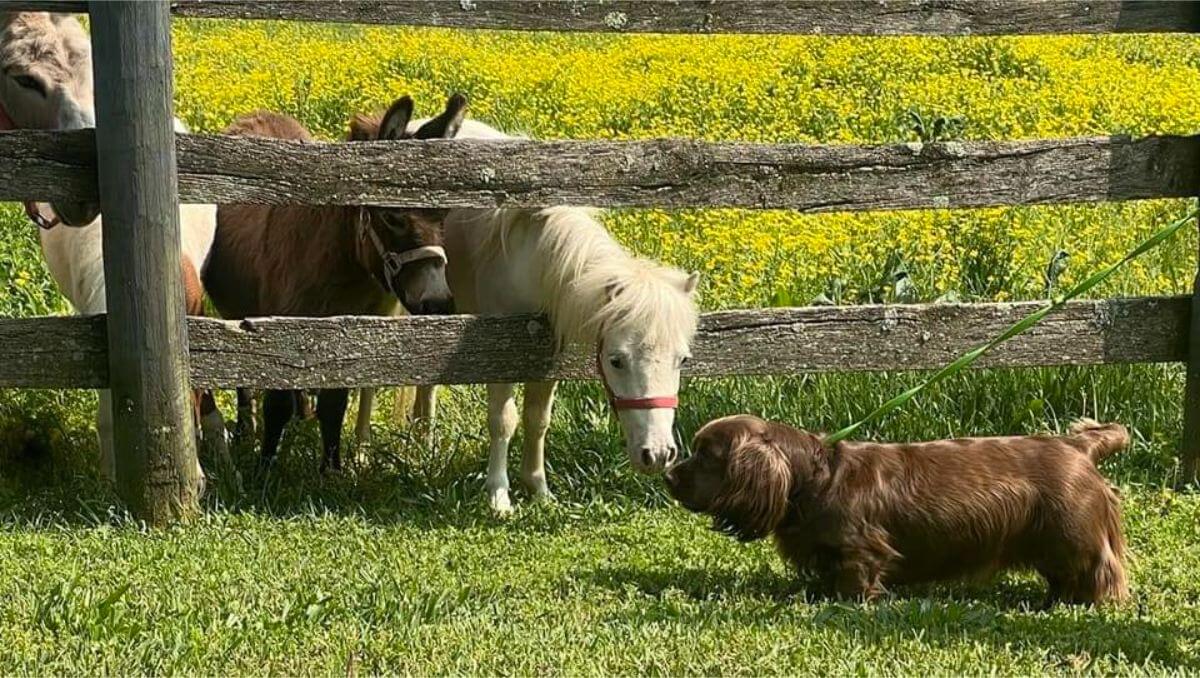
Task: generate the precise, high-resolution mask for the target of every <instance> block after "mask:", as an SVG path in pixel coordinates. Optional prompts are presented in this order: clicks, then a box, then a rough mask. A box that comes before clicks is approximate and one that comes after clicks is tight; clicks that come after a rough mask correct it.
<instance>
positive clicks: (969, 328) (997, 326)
mask: <svg viewBox="0 0 1200 678" xmlns="http://www.w3.org/2000/svg"><path fill="white" fill-rule="evenodd" d="M138 4H139V3H112V4H110V3H106V2H100V1H99V0H97V2H93V3H85V2H74V1H63V0H40V1H39V0H10V1H9V2H6V3H5V5H4V7H5V9H6V10H10V11H15V10H19V9H42V10H50V11H74V12H85V11H88V10H92V12H93V14H94V18H96V15H97V13H99V15H101V16H104V17H107V19H108V20H109V21H108V23H106V22H105V21H96V22H94V28H95V29H96V30H103V31H108V32H109V33H110V34H108V35H105V36H103V41H106V44H107V45H108V46H109V48H110V49H109V53H108V54H107V55H103V60H106V61H107V62H108V63H105V64H98V65H97V72H105V71H107V72H110V74H111V75H112V76H113V77H114V83H113V86H114V87H116V88H117V89H118V90H120V91H119V92H115V93H111V94H109V95H106V96H110V97H112V98H110V101H116V100H117V98H121V99H122V100H133V99H134V98H135V97H134V94H135V93H136V91H137V88H138V87H139V86H140V85H139V82H141V81H142V78H141V76H143V75H146V74H148V73H151V72H155V73H158V74H159V75H161V73H162V72H163V71H162V67H161V66H156V65H154V64H161V63H162V60H161V58H165V59H166V62H165V63H166V64H169V63H170V62H169V40H168V37H169V31H167V30H166V22H165V16H166V8H167V7H166V5H165V4H157V5H156V6H155V9H154V10H153V11H150V10H147V9H146V8H145V6H142V7H140V8H139V7H137V5H138ZM101 5H104V8H103V9H100V6H101ZM118 6H119V8H118ZM170 10H171V12H173V13H174V15H175V16H183V17H209V18H243V19H297V20H313V21H335V22H352V23H367V24H408V25H420V26H444V27H454V28H479V29H513V30H554V31H594V32H609V33H652V32H657V33H779V34H823V35H904V34H907V35H984V34H986V35H1000V34H1026V35H1029V34H1048V33H1123V32H1188V33H1193V32H1197V31H1200V3H1193V2H1186V3H1185V2H1111V1H1100V2H1073V1H1058V0H1049V1H1033V2H1028V1H1021V0H980V1H968V0H962V1H958V0H928V1H912V0H884V1H879V2H874V1H870V2H868V1H859V0H854V1H843V2H825V1H823V0H811V1H808V0H806V1H790V2H789V1H782V2H781V1H770V2H768V1H762V0H605V1H603V2H600V1H599V0H596V1H592V0H570V1H564V2H548V1H539V2H529V1H526V0H457V1H455V0H449V1H444V2H442V1H402V0H394V1H382V0H380V1H356V0H342V1H338V2H276V1H254V2H249V1H241V0H180V1H178V2H172V3H171V4H170ZM139 17H140V18H139ZM118 19H119V22H118ZM151 19H153V20H151ZM118 24H119V25H118ZM100 42H101V41H99V40H98V41H97V44H100ZM118 48H119V49H118ZM147 50H149V51H155V52H156V55H157V56H154V55H149V54H148V52H147ZM101 51H102V50H99V49H98V50H97V56H98V58H100V57H102V55H101V54H100V52H101ZM122 64H123V65H124V70H123V69H122V66H121V65H122ZM147 69H149V70H147ZM155 69H158V70H155ZM166 70H168V71H169V69H166ZM160 80H161V78H159V79H158V80H156V81H155V82H157V83H158V84H157V85H155V87H154V91H153V92H150V90H149V89H145V88H143V89H144V91H143V94H145V95H147V96H148V95H150V94H154V95H155V96H154V97H152V98H154V100H155V101H158V100H159V99H161V95H162V93H163V91H164V88H163V85H162V83H161V82H159V81H160ZM142 108H144V109H145V110H139V111H134V112H133V113H132V114H131V115H133V116H135V117H138V118H139V119H138V120H132V119H126V118H129V115H126V116H125V118H122V116H120V115H117V114H115V113H114V112H112V111H111V110H110V111H109V112H107V113H106V112H105V111H98V113H99V114H100V117H101V118H103V120H102V121H101V122H106V123H107V124H108V125H110V126H115V128H119V129H120V130H122V132H123V133H126V134H129V135H131V136H138V135H144V134H146V133H147V129H148V128H146V127H144V125H146V124H150V125H151V127H153V128H154V129H166V127H165V126H164V125H165V124H166V122H167V120H168V118H169V116H168V115H167V114H166V112H165V111H163V110H159V108H158V107H153V106H150V107H146V106H143V107H142ZM141 118H145V119H144V120H143V119H141ZM159 136H161V135H159ZM139 138H140V137H139ZM145 138H146V139H147V140H149V141H147V143H158V145H160V146H162V147H164V148H165V147H167V146H169V135H168V138H161V139H157V141H156V142H155V141H153V140H150V137H149V136H147V137H145ZM156 138H157V137H156ZM175 144H176V146H177V151H178V155H177V165H178V174H177V175H176V174H175V170H174V168H171V167H169V165H170V163H166V162H162V160H163V158H162V156H161V153H146V154H143V155H142V156H139V157H141V158H142V160H144V161H145V162H143V163H142V164H143V167H141V168H140V169H139V168H132V167H131V168H128V170H129V173H130V174H131V175H132V174H136V173H138V172H142V173H143V174H144V173H145V171H146V167H149V166H150V165H151V164H156V166H157V165H161V167H162V172H160V173H159V174H161V178H162V179H164V180H175V179H176V177H177V181H178V193H179V197H180V198H181V199H182V200H183V201H185V202H250V203H267V204H284V203H309V204H391V205H400V206H442V207H498V206H499V207H536V206H547V205H558V204H586V205H595V206H600V207H608V206H625V207H660V208H681V207H703V206H724V207H747V208H774V209H791V210H800V211H808V212H827V211H853V210H873V209H909V208H929V207H934V208H943V207H984V206H993V205H1007V204H1025V205H1028V204H1049V203H1074V202H1096V201H1121V200H1136V199H1144V198H1178V197H1195V196H1196V195H1197V194H1198V193H1200V136H1194V137H1149V138H1143V139H1126V138H1091V139H1067V140H1040V141H1020V142H954V143H938V144H925V145H921V144H901V145H887V146H856V145H842V146H826V145H800V144H782V145H763V144H741V143H709V142H702V141H695V140H654V141H637V142H607V141H548V142H537V141H524V140H514V141H506V142H477V141H454V142H402V143H359V144H298V143H291V142H284V141H274V140H262V139H245V138H241V139H234V138H225V137H216V136H204V135H197V136H180V137H177V138H176V139H175ZM95 149H96V144H95V137H94V136H93V135H92V133H90V132H73V133H44V132H12V133H3V134H0V199H4V200H24V199H36V200H53V199H69V198H73V199H79V198H81V197H82V198H94V197H96V196H100V197H101V198H105V197H106V196H107V200H109V201H110V202H111V201H112V200H114V199H118V198H116V197H115V196H118V194H119V193H120V191H118V190H116V189H115V188H114V186H116V184H115V183H114V177H113V176H107V183H105V186H107V187H108V188H107V193H106V194H102V193H101V191H100V189H103V188H105V186H98V183H104V182H97V175H98V170H97V154H96V150H95ZM143 150H144V149H143ZM160 150H161V149H160ZM110 151H111V149H110ZM151 161H153V162H151ZM115 171H116V170H115V169H114V168H113V167H109V168H108V169H107V172H108V173H109V174H111V173H113V172H115ZM132 178H136V177H132V176H131V179H132ZM158 185H160V184H159V183H155V186H158ZM120 200H124V199H123V198H121V199H120ZM153 202H154V205H153V206H154V207H155V210H153V211H154V215H155V220H158V221H161V219H159V217H161V216H162V215H163V214H165V212H164V210H163V209H162V207H163V202H162V201H161V200H157V199H156V200H155V201H153ZM127 206H128V205H127ZM152 221H154V220H152ZM125 222H129V223H121V220H120V219H118V220H117V222H116V223H118V224H120V225H118V226H117V228H119V229H122V230H123V231H124V232H123V233H121V234H120V236H119V237H121V238H123V239H124V240H125V241H126V242H128V241H129V239H130V238H132V237H133V232H134V229H135V228H138V227H137V226H136V225H135V224H133V223H132V221H131V220H130V219H125ZM139 223H140V222H139ZM168 226H169V224H168ZM109 227H110V230H111V227H112V225H111V224H110V225H109ZM143 230H144V229H143ZM165 230H170V229H169V228H166V229H165ZM143 235H144V233H143ZM152 240H153V242H154V243H155V244H156V245H157V246H158V247H157V249H156V251H159V250H161V246H162V245H163V243H164V242H166V241H167V240H170V237H167V238H166V240H164V238H163V234H161V233H158V234H155V235H154V237H153V238H152ZM107 249H109V248H107V247H106V250H107ZM133 249H137V248H133ZM112 254H113V252H108V255H109V257H107V258H111V255H112ZM144 254H145V252H129V253H120V256H121V257H122V259H121V260H120V261H115V260H114V261H106V270H110V271H115V270H117V268H115V267H124V266H132V267H133V268H132V269H130V271H131V273H130V279H131V280H134V281H141V282H142V283H148V282H149V281H152V280H159V278H161V275H159V274H160V273H161V272H162V271H163V270H166V269H165V268H164V267H163V266H162V265H161V264H162V262H161V261H160V262H156V261H151V260H149V259H147V257H146V256H143V255H144ZM168 268H169V267H168ZM121 270H122V271H124V269H121ZM118 277H119V276H118ZM139 284H141V283H139ZM110 296H111V295H110ZM110 308H111V309H112V310H113V312H114V314H115V315H114V317H110V318H105V317H91V318H32V319H19V320H0V386H27V387H85V388H97V387H108V386H113V385H114V380H111V379H110V369H111V370H118V369H119V370H132V371H133V372H132V373H133V374H135V375H136V380H135V381H134V382H129V381H128V380H126V382H125V383H126V386H128V388H126V389H125V390H127V391H129V393H130V395H129V396H128V397H129V398H132V399H133V400H136V401H137V402H136V403H133V404H134V405H136V406H137V407H136V408H130V410H129V411H136V412H139V413H141V414H139V415H136V416H135V419H139V418H140V420H141V421H133V420H128V419H127V420H126V423H125V424H124V426H125V427H126V431H125V435H126V437H127V438H128V439H131V440H135V441H138V440H140V441H142V442H146V441H148V440H150V437H152V436H153V435H154V433H153V432H154V430H155V428H154V427H155V426H161V425H162V424H163V421H166V420H170V421H169V422H167V423H168V424H169V425H172V426H174V425H176V424H180V423H182V419H181V416H182V415H181V414H180V413H179V412H175V411H174V410H177V409H179V408H177V407H172V408H168V409H171V410H172V411H171V412H167V411H166V410H163V409H162V408H158V409H156V407H154V406H150V407H147V401H148V400H149V399H151V398H155V397H159V396H158V395H156V393H158V394H159V395H162V397H166V398H177V397H178V396H179V395H180V394H182V393H183V392H184V389H185V388H186V384H185V383H183V382H184V380H183V378H182V375H178V374H174V375H173V374H172V372H173V371H175V368H176V367H182V366H184V365H187V366H188V367H187V369H188V370H189V373H190V375H191V378H192V382H193V383H194V384H196V385H203V386H221V387H227V386H240V385H247V386H260V387H289V388H299V387H319V386H367V385H384V384H393V383H464V382H487V381H522V380H530V379H545V378H590V377H592V376H593V370H594V367H593V366H592V365H591V363H590V357H589V356H587V355H583V354H576V353H563V354H559V353H556V352H555V351H554V347H553V343H552V341H551V338H550V336H549V334H548V332H547V330H546V326H545V322H544V320H543V319H541V318H537V317H533V316H515V317H466V316H454V317H442V318H429V317H426V318H361V317H355V318H328V319H304V318H265V319H259V320H253V321H248V322H241V323H237V322H225V321H219V320H212V319H201V318H190V319H188V320H187V336H186V341H183V340H182V339H183V338H182V336H181V335H182V329H183V328H182V323H181V322H179V320H178V319H177V318H175V319H172V318H173V316H172V315H171V313H170V312H169V311H170V308H168V304H167V302H166V301H165V300H164V298H162V295H158V296H156V297H154V298H153V299H152V300H151V301H149V302H147V303H145V304H141V305H140V306H139V305H138V304H137V303H134V304H133V305H132V306H130V305H129V304H126V305H125V306H124V307H122V306H120V305H117V306H116V307H113V306H111V305H110ZM1031 308H1032V306H1031V305H1030V304H973V305H924V306H887V307H875V306H869V307H839V308H804V309H769V310H748V311H729V312H723V313H710V314H706V315H705V316H704V317H703V319H702V323H701V329H700V334H699V337H698V339H697V343H696V346H695V358H696V359H695V361H694V364H693V366H692V367H691V368H690V369H689V372H688V373H689V374H691V375H693V376H716V375H737V374H790V373H796V372H826V371H864V370H891V369H927V368H933V367H937V366H940V365H941V364H943V363H945V362H946V361H948V360H950V359H952V358H953V357H955V356H957V355H958V354H959V353H961V352H962V351H964V350H965V349H967V348H970V347H973V346H976V345H978V344H979V343H981V342H983V341H984V340H985V339H987V338H989V337H991V336H992V335H994V334H996V333H997V332H999V331H1000V330H1001V329H1003V328H1004V327H1007V326H1008V325H1009V324H1010V323H1012V322H1013V321H1014V320H1015V319H1017V318H1018V317H1019V316H1021V315H1023V314H1025V313H1027V312H1028V311H1029V310H1031ZM142 316H145V318H146V319H148V320H147V322H148V323H149V326H153V329H152V330H147V331H146V332H142V331H140V330H139V329H138V328H137V327H135V326H134V325H133V323H134V322H135V318H139V319H140V318H141V317H142ZM168 325H173V326H175V327H177V328H178V330H179V335H180V336H176V335H175V334H174V333H173V332H171V331H170V328H169V327H168ZM114 328H116V330H115V331H116V332H118V333H119V334H120V336H123V337H135V336H141V337H144V341H145V342H147V343H148V345H147V346H145V347H139V349H140V350H142V351H143V352H144V353H145V352H153V351H154V350H165V351H168V352H171V353H172V354H173V355H174V358H170V357H168V358H167V359H163V358H162V356H154V355H151V354H146V357H145V358H144V359H141V358H139V357H138V352H137V351H129V350H115V351H112V352H110V350H109V344H110V342H111V341H112V339H113V336H112V335H111V333H112V332H114ZM156 337H158V339H156ZM164 337H165V339H164V340H162V341H159V339H162V338H164ZM188 342H190V346H189V345H188ZM150 344H152V345H150ZM185 347H186V350H187V354H186V355H185V354H183V353H184V350H185ZM117 348H119V349H125V348H128V347H126V346H120V347H117ZM189 358H190V364H189ZM1146 362H1186V363H1187V365H1188V368H1187V388H1186V391H1187V395H1186V398H1187V403H1186V405H1185V408H1184V411H1185V425H1184V441H1183V459H1184V469H1185V479H1188V478H1192V479H1194V478H1195V477H1196V474H1197V471H1198V468H1197V467H1198V466H1200V276H1198V277H1197V291H1196V293H1195V294H1194V295H1193V296H1192V297H1169V298H1168V297H1163V298H1138V299H1113V300H1101V301H1080V302H1073V303H1071V304H1069V305H1067V306H1066V307H1065V308H1064V309H1063V310H1062V311H1060V312H1058V313H1056V314H1054V315H1053V316H1051V317H1050V318H1048V319H1047V320H1046V321H1045V322H1043V323H1042V324H1041V325H1039V326H1037V327H1036V328H1034V329H1033V330H1031V331H1030V332H1029V333H1028V334H1025V335H1022V336H1021V337H1019V338H1017V339H1015V340H1013V341H1012V342H1010V343H1008V344H1005V345H1003V346H1001V347H1000V348H999V349H998V350H997V351H996V352H995V353H994V354H993V355H991V356H989V357H988V358H987V359H985V360H984V361H982V362H981V363H980V366H981V367H1034V366H1054V365H1094V364H1122V363H1146ZM147 385H150V386H147ZM160 410H161V411H160ZM147 413H148V414H147ZM130 422H132V423H130ZM137 426H140V427H141V431H140V432H138V431H133V430H132V429H133V427H137ZM180 430H181V431H182V430H183V429H180ZM130 436H132V437H130ZM167 447H170V446H163V445H158V446H154V445H150V444H149V443H147V446H146V449H147V450H155V451H154V452H153V453H152V454H151V455H150V456H152V457H153V459H149V457H146V455H141V456H143V457H146V458H147V459H148V460H149V461H150V463H157V464H159V468H158V471H157V472H158V473H159V475H160V476H161V478H159V479H158V480H153V482H151V483H150V484H149V485H144V487H147V488H149V489H148V490H147V492H148V493H147V495H146V497H145V498H146V499H147V500H148V501H149V502H151V503H153V502H160V504H159V505H161V506H163V507H165V508H162V509H161V510H160V509H155V510H153V511H151V513H153V514H154V515H153V516H151V517H152V518H153V519H154V520H156V521H160V520H161V518H162V517H163V516H168V515H170V514H177V513H179V512H180V511H182V512H186V510H187V509H188V508H189V506H194V498H192V497H189V496H188V495H187V492H188V489H187V487H188V486H189V484H190V480H189V479H188V478H186V473H185V472H184V471H183V469H184V467H185V466H187V464H188V461H189V459H194V452H191V451H184V452H183V453H181V454H172V453H171V452H170V451H169V450H167V449H166V448H167ZM139 454H141V453H139ZM185 457H187V459H185ZM139 468H142V467H139ZM139 473H140V471H139ZM163 478H165V479H168V480H171V483H174V485H173V486H172V487H166V485H162V486H161V487H160V486H158V485H155V484H154V483H158V482H159V480H161V479H163ZM180 478H182V479H183V482H175V480H176V479H180ZM142 481H143V483H144V482H145V481H146V478H142ZM171 483H167V484H171ZM156 488H157V489H156ZM180 488H182V490H180ZM172 492H175V493H176V496H174V497H172V496H170V495H171V493H172ZM123 494H124V495H126V496H128V495H130V494H131V492H129V491H127V492H124V493H123ZM163 501H166V503H161V502H163ZM171 502H175V503H173V504H172V503H171ZM135 503H136V502H135Z"/></svg>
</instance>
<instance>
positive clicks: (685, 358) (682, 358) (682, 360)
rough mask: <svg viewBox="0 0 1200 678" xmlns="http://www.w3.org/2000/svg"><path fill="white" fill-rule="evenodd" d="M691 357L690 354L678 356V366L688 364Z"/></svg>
mask: <svg viewBox="0 0 1200 678" xmlns="http://www.w3.org/2000/svg"><path fill="white" fill-rule="evenodd" d="M691 359H692V356H690V355H685V356H680V358H679V366H680V367H683V366H684V365H686V364H688V361H689V360H691Z"/></svg>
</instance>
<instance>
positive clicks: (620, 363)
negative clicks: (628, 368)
mask: <svg viewBox="0 0 1200 678" xmlns="http://www.w3.org/2000/svg"><path fill="white" fill-rule="evenodd" d="M608 364H609V365H612V367H613V369H614V370H619V369H621V368H623V367H625V361H624V360H622V359H621V356H619V355H614V356H609V358H608Z"/></svg>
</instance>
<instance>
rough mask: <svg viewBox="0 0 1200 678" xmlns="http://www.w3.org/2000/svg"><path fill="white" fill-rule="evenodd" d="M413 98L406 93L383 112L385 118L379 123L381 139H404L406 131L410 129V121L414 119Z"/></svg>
mask: <svg viewBox="0 0 1200 678" xmlns="http://www.w3.org/2000/svg"><path fill="white" fill-rule="evenodd" d="M412 114H413V100H412V97H410V96H408V95H407V94H405V95H404V96H402V97H400V98H399V99H396V102H395V103H393V104H392V107H391V108H389V109H388V110H387V113H384V114H383V120H381V121H380V123H379V136H378V137H377V138H378V139H380V140H381V141H395V140H397V139H403V138H404V136H405V134H404V131H405V130H407V129H408V121H409V120H412Z"/></svg>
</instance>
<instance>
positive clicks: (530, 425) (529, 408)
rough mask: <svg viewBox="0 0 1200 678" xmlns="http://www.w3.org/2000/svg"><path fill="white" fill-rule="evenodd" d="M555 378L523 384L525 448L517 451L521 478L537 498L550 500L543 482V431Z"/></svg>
mask: <svg viewBox="0 0 1200 678" xmlns="http://www.w3.org/2000/svg"><path fill="white" fill-rule="evenodd" d="M557 385H558V382H555V381H539V382H534V383H530V384H525V402H524V408H525V409H524V415H525V416H524V421H523V422H522V426H523V430H524V432H525V449H524V451H523V453H522V455H521V482H523V483H525V488H526V489H528V490H529V491H530V492H532V493H533V496H534V497H536V498H538V499H545V500H552V499H554V495H553V494H551V493H550V488H549V487H547V486H546V431H547V430H549V428H550V411H551V409H552V408H553V407H554V388H555V386H557Z"/></svg>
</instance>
